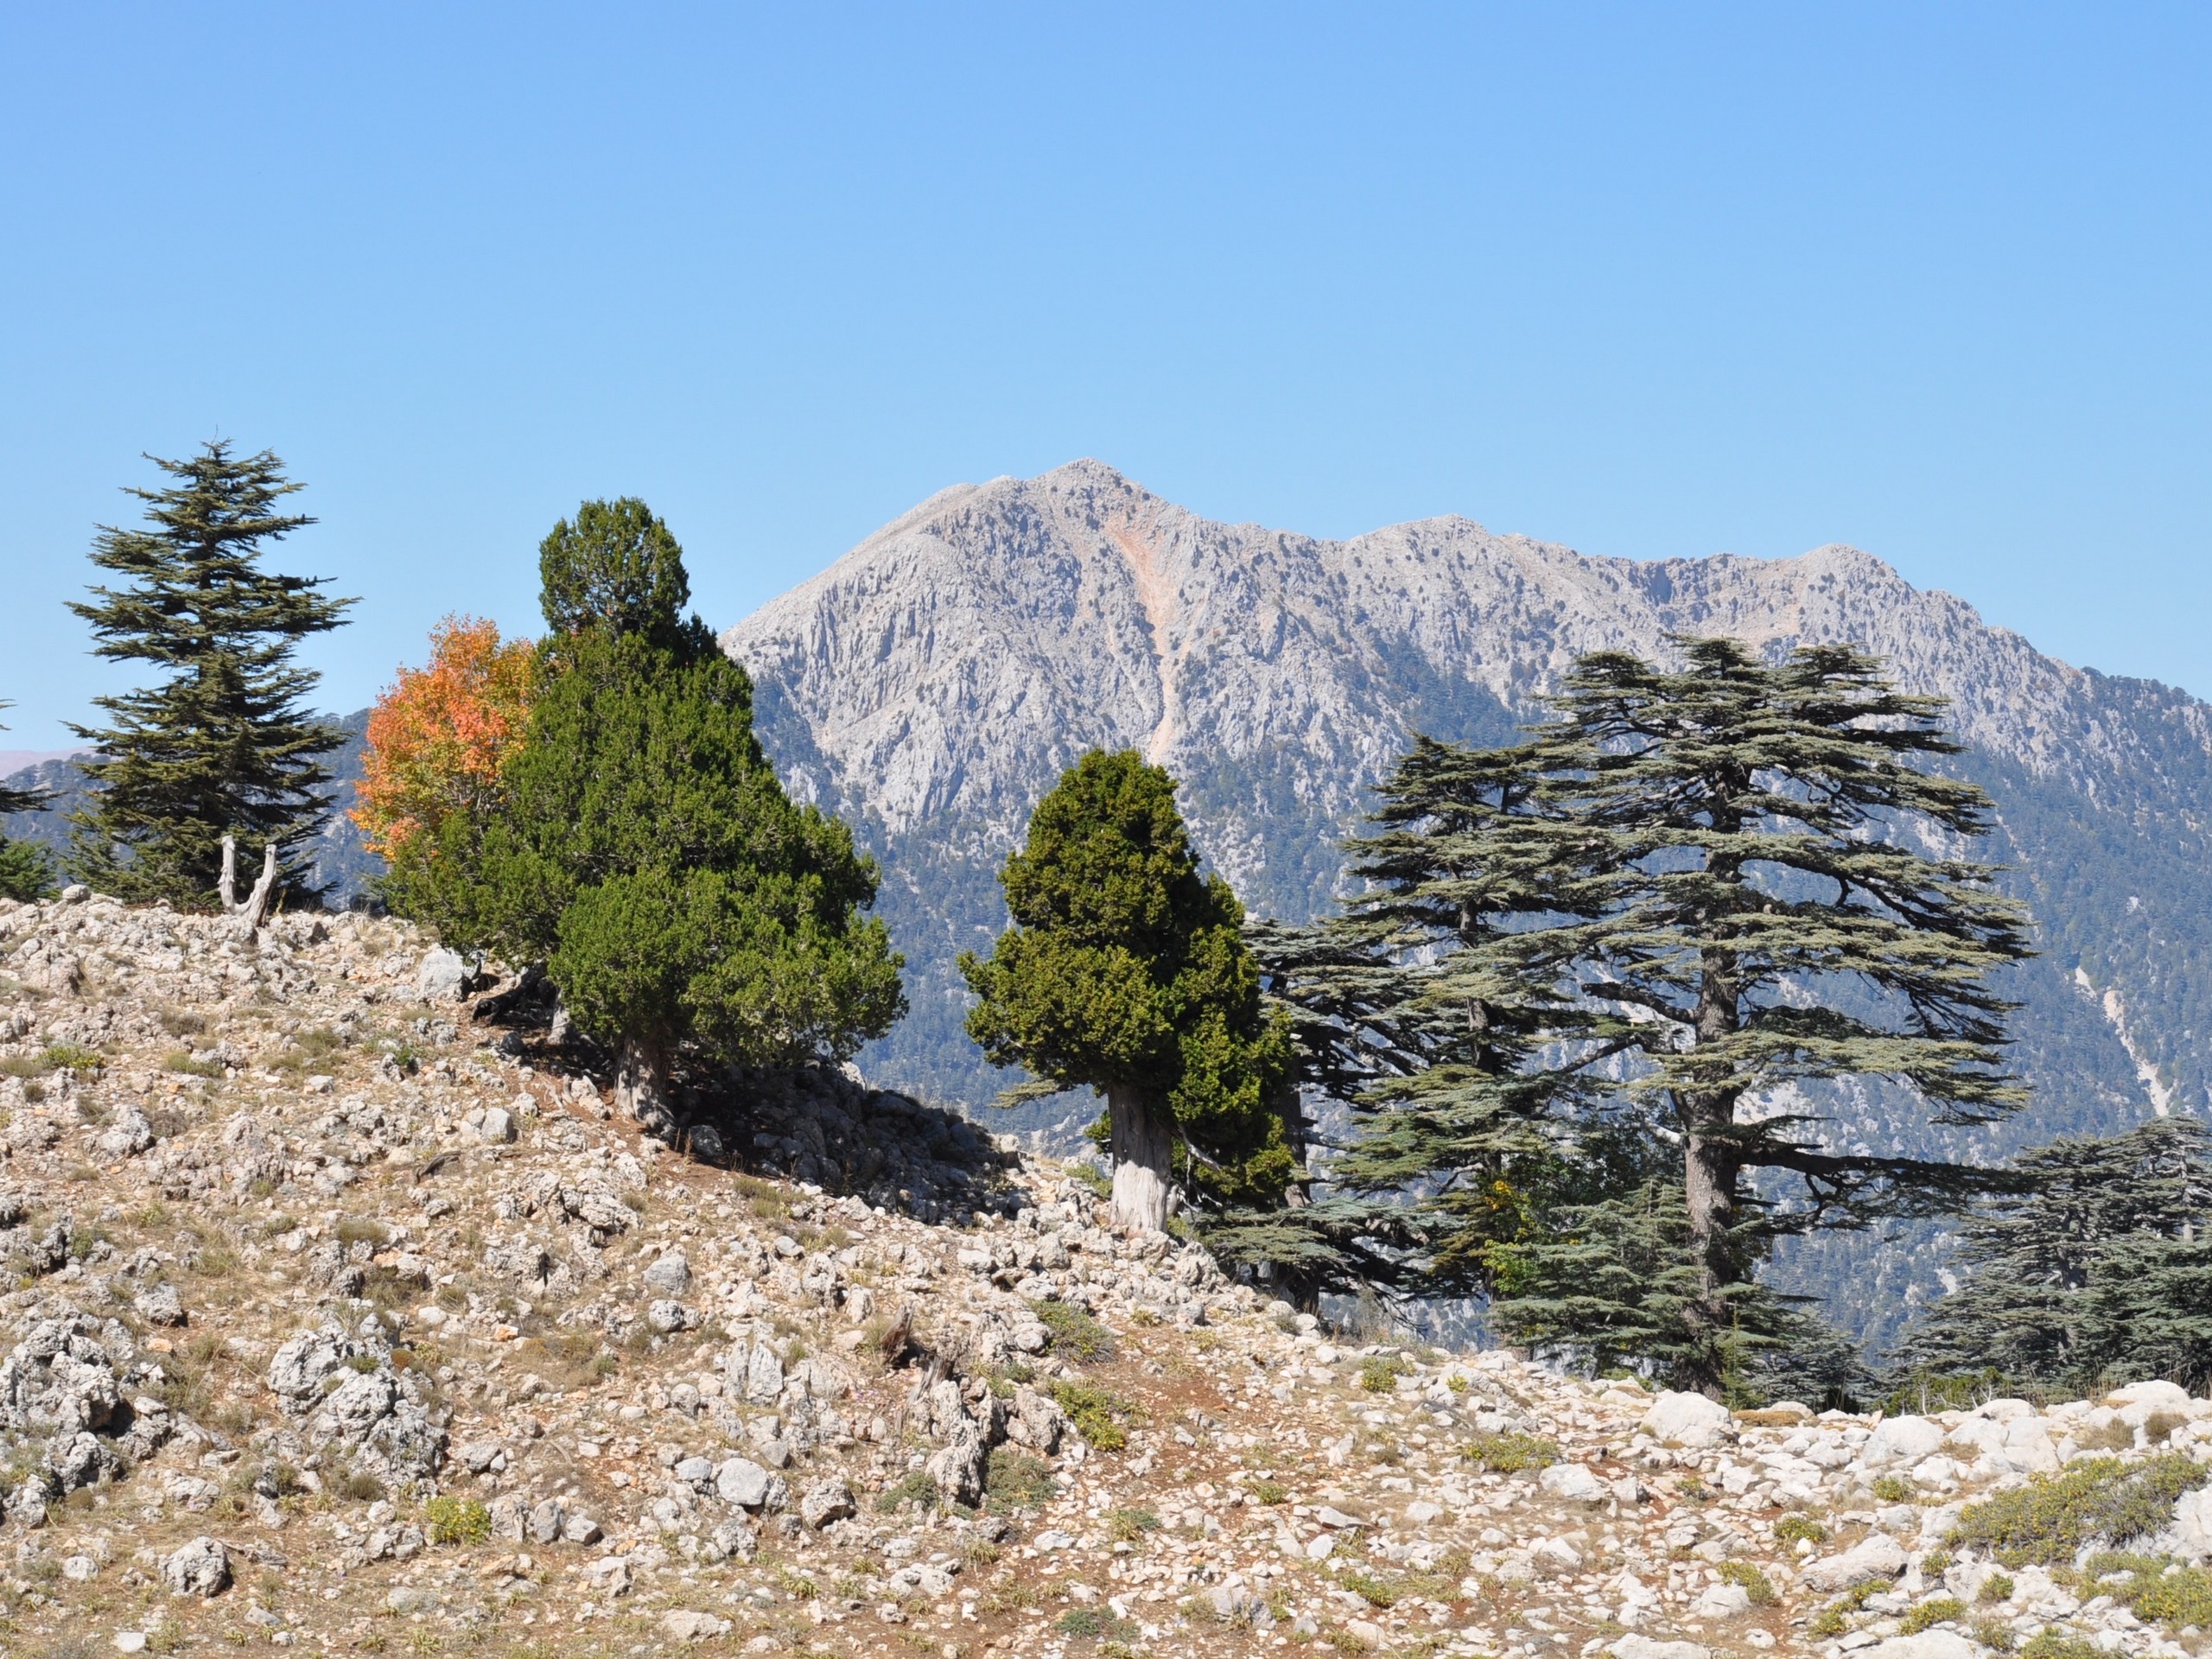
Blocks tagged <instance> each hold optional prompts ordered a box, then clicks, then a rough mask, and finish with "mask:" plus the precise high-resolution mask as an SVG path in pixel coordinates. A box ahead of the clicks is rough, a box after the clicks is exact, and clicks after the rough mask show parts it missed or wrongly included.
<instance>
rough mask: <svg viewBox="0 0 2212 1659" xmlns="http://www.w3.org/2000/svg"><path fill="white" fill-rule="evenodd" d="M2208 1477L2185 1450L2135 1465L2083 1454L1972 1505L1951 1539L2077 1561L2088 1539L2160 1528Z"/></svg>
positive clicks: (2114, 1539)
mask: <svg viewBox="0 0 2212 1659" xmlns="http://www.w3.org/2000/svg"><path fill="white" fill-rule="evenodd" d="M2207 1479H2212V1471H2207V1470H2205V1469H2203V1468H2201V1467H2199V1466H2198V1465H2196V1463H2195V1462H2193V1461H2192V1460H2191V1459H2188V1458H2186V1457H2183V1456H2180V1455H2178V1454H2173V1455H2169V1456H2165V1457H2158V1458H2152V1459H2149V1460H2148V1461H2147V1462H2144V1463H2136V1464H2127V1463H2122V1462H2121V1461H2120V1459H2117V1458H2086V1459H2076V1460H2075V1462H2073V1463H2071V1464H2069V1465H2067V1467H2066V1468H2064V1469H2063V1470H2061V1471H2059V1472H2058V1473H2056V1474H2051V1475H2037V1476H2034V1477H2032V1478H2031V1479H2030V1480H2029V1482H2028V1484H2026V1485H2024V1486H2022V1487H2018V1488H2016V1489H2015V1490H2013V1491H2009V1492H1999V1493H1998V1494H1997V1495H1996V1496H1995V1497H1990V1498H1986V1499H1985V1500H1984V1501H1982V1502H1981V1503H1970V1504H1968V1505H1967V1507H1966V1509H1965V1510H1964V1511H1963V1512H1962V1513H1961V1515H1960V1516H1959V1523H1958V1525H1957V1526H1955V1527H1954V1528H1953V1529H1951V1533H1950V1535H1949V1537H1948V1539H1947V1540H1946V1542H1948V1543H1950V1544H1953V1545H1957V1546H1964V1547H1968V1548H1977V1549H1982V1550H1986V1551H1987V1552H1988V1553H1989V1554H1991V1555H1993V1556H1994V1557H1995V1558H1996V1559H1997V1560H1999V1561H2001V1562H2003V1563H2004V1564H2005V1566H2006V1567H2026V1566H2029V1565H2031V1564H2034V1563H2042V1564H2044V1565H2050V1564H2054V1563H2070V1562H2071V1561H2072V1560H2074V1558H2075V1556H2076V1555H2077V1554H2080V1553H2081V1550H2082V1547H2083V1546H2084V1545H2087V1544H2091V1543H2100V1542H2101V1543H2105V1544H2111V1545H2120V1544H2126V1543H2130V1542H2133V1541H2134V1540H2135V1539H2138V1538H2142V1537H2146V1536H2148V1535H2150V1534H2152V1533H2154V1532H2156V1531H2158V1529H2160V1528H2161V1527H2163V1526H2164V1525H2165V1523H2166V1522H2167V1521H2168V1520H2169V1519H2171V1516H2172V1515H2173V1507H2174V1500H2175V1499H2176V1498H2177V1497H2180V1496H2181V1495H2182V1494H2183V1492H2186V1491H2194V1490H2195V1489H2196V1487H2199V1486H2201V1485H2202V1484H2204V1483H2205V1481H2206V1480H2207Z"/></svg>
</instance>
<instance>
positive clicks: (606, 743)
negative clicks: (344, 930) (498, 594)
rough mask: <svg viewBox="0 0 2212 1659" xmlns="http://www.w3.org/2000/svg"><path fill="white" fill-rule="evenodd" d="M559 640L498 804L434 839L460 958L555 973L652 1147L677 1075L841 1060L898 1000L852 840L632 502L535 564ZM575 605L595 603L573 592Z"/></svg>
mask: <svg viewBox="0 0 2212 1659" xmlns="http://www.w3.org/2000/svg"><path fill="white" fill-rule="evenodd" d="M542 563H543V570H544V575H545V583H544V610H545V617H546V620H547V622H548V623H549V624H550V625H551V628H552V632H550V634H549V636H548V637H547V639H545V640H544V641H543V642H542V644H541V645H540V648H539V664H538V668H537V672H536V674H535V675H534V676H533V688H534V689H533V693H532V696H531V702H530V704H529V714H528V723H527V726H526V728H525V733H524V741H523V743H522V747H521V749H520V751H519V752H518V753H516V754H515V755H514V756H513V757H512V759H511V760H505V761H504V762H503V763H502V765H501V766H500V768H499V792H498V798H497V801H496V804H495V805H494V806H493V807H492V808H490V809H484V808H482V807H481V805H480V806H479V807H478V808H477V809H475V810H472V809H471V808H470V807H469V806H468V805H467V804H465V803H461V802H458V801H456V802H454V803H450V804H448V810H446V812H445V817H444V822H443V823H442V825H441V826H440V834H439V848H438V850H439V855H440V857H441V858H442V859H443V860H445V861H447V868H448V874H447V875H446V876H444V877H443V878H442V882H443V885H442V887H441V893H442V899H441V902H442V904H443V905H444V906H445V912H444V915H443V917H442V924H443V926H444V929H445V931H446V932H447V937H448V939H449V941H450V942H452V943H454V944H458V945H460V946H461V948H463V949H495V950H502V951H504V952H505V954H506V955H507V956H508V957H510V958H511V959H512V960H515V961H521V962H529V961H542V962H543V963H545V964H546V972H547V976H548V977H549V978H550V979H551V981H552V982H553V983H554V984H555V985H556V987H557V988H559V990H560V992H561V994H562V997H563V1001H564V1002H565V1004H566V1006H567V1007H568V1009H569V1014H570V1015H571V1017H572V1019H573V1020H574V1021H575V1025H576V1027H577V1028H578V1029H579V1030H580V1031H582V1033H584V1034H585V1035H586V1036H588V1037H590V1038H592V1039H594V1040H596V1041H599V1042H601V1043H603V1044H605V1045H606V1046H607V1047H608V1048H610V1049H612V1050H613V1051H614V1052H615V1053H616V1054H617V1055H618V1056H619V1058H620V1071H619V1073H618V1093H619V1094H620V1096H621V1098H622V1099H623V1101H624V1102H625V1103H626V1105H627V1107H628V1109H630V1111H631V1112H632V1114H633V1115H634V1116H636V1117H637V1118H638V1119H639V1122H642V1123H644V1124H645V1126H646V1128H648V1129H650V1130H652V1131H653V1132H655V1133H665V1132H667V1131H668V1130H669V1129H671V1128H672V1127H673V1124H674V1119H675V1110H674V1099H673V1086H674V1084H675V1081H676V1078H677V1074H678V1072H679V1071H682V1070H683V1069H684V1068H686V1067H690V1068H693V1069H698V1068H706V1069H709V1070H711V1069H713V1068H716V1067H721V1066H727V1065H753V1066H766V1065H803V1064H808V1063H811V1062H815V1061H825V1060H826V1061H842V1060H844V1059H846V1058H849V1057H850V1056H851V1055H852V1054H853V1052H855V1050H856V1049H858V1048H859V1046H861V1043H863V1042H865V1041H867V1040H868V1039H871V1038H874V1037H880V1036H881V1035H882V1034H883V1033H885V1032H887V1031H888V1030H889V1029H890V1028H891V1027H892V1025H893V1023H894V1022H895V1021H896V1020H897V1019H898V1018H899V1014H901V1013H902V1012H903V1011H904V1008H905V997H904V994H903V992H902V991H901V989H900V988H899V966H900V959H899V957H898V956H897V954H896V953H894V952H893V950H891V948H890V941H889V938H888V935H887V932H886V931H885V928H884V925H883V924H882V923H881V922H880V920H875V919H871V918H864V917H863V916H862V915H861V912H863V911H865V910H866V909H867V908H868V906H870V905H872V904H873V903H874V898H875V889H876V879H877V877H876V868H875V865H874V861H872V860H870V859H868V857H866V856H865V855H861V854H860V853H858V852H857V851H855V848H854V846H853V838H852V833H851V831H850V830H849V829H847V827H846V826H845V825H844V824H842V823H840V822H838V821H837V820H836V818H833V817H826V816H825V815H823V813H821V812H819V811H817V810H816V809H815V808H813V807H811V806H799V805H797V804H794V803H793V802H792V801H791V798H789V797H788V796H787V795H785V792H784V790H783V786H782V785H781V784H779V782H778V781H777V779H776V775H775V772H774V770H773V769H772V767H771V766H770V765H769V763H768V760H767V757H766V755H765V754H764V753H762V752H761V749H760V743H759V741H757V739H756V738H755V737H754V735H753V685H752V682H751V680H750V679H749V678H748V677H747V675H746V672H745V670H744V669H743V668H742V667H741V666H740V665H739V664H736V663H734V662H732V661H731V660H730V659H729V658H728V657H726V656H725V655H723V654H722V652H721V650H720V649H719V648H718V647H717V646H716V645H715V641H714V637H713V635H712V634H711V633H709V632H708V630H707V628H706V626H705V624H703V623H702V622H701V621H700V620H699V619H698V618H696V616H694V617H690V618H688V619H687V618H685V617H684V616H683V614H682V611H681V607H682V606H683V604H684V603H685V602H686V601H687V600H688V598H689V596H690V586H689V582H688V580H687V578H686V576H685V574H684V570H683V555H682V550H681V549H680V548H679V547H678V546H677V543H676V540H675V538H674V537H672V536H671V535H670V534H669V532H668V529H667V526H666V525H665V524H662V523H661V521H660V520H658V518H653V517H652V513H651V512H649V511H648V510H647V509H646V508H645V504H644V503H642V502H639V501H633V500H624V501H619V502H614V503H611V504H610V503H588V504H586V505H585V507H584V509H583V510H582V512H579V513H578V515H577V518H576V522H575V524H573V525H572V524H569V523H568V522H566V521H563V523H562V524H559V525H558V526H556V529H555V530H554V531H553V533H552V534H551V535H550V536H549V537H547V538H546V541H545V543H544V547H543V550H542ZM578 595H582V596H584V597H583V598H582V600H581V601H580V600H579V599H578Z"/></svg>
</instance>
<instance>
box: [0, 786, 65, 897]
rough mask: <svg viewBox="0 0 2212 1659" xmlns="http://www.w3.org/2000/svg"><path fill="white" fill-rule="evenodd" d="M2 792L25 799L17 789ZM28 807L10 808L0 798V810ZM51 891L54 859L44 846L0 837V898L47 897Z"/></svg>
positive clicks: (52, 894)
mask: <svg viewBox="0 0 2212 1659" xmlns="http://www.w3.org/2000/svg"><path fill="white" fill-rule="evenodd" d="M4 795H13V796H14V798H17V799H23V798H24V797H23V796H22V793H21V791H6V790H0V796H4ZM28 810H30V808H29V807H28V806H26V807H14V808H11V807H9V806H7V805H6V804H5V802H4V801H0V811H28ZM53 896H54V860H53V859H52V858H51V857H50V856H49V855H48V853H47V850H46V849H45V848H43V847H41V846H40V845H39V844H38V843H37V842H32V841H17V840H14V839H12V838H11V837H10V836H0V899H24V900H29V899H49V898H52V897H53Z"/></svg>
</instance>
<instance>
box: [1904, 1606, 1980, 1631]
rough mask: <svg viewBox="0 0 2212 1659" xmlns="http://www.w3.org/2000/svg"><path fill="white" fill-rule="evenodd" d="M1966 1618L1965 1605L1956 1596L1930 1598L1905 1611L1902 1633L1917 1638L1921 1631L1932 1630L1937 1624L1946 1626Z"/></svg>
mask: <svg viewBox="0 0 2212 1659" xmlns="http://www.w3.org/2000/svg"><path fill="white" fill-rule="evenodd" d="M1966 1616H1967V1605H1966V1603H1964V1602H1963V1601H1961V1600H1960V1599H1958V1598H1957V1597H1956V1596H1932V1597H1930V1598H1929V1599H1928V1600H1926V1601H1923V1602H1922V1603H1921V1604H1920V1605H1918V1606H1916V1607H1913V1608H1910V1609H1908V1610H1907V1611H1906V1613H1905V1616H1904V1634H1905V1635H1907V1636H1917V1635H1919V1634H1920V1633H1921V1631H1923V1630H1934V1629H1935V1628H1936V1626H1937V1625H1938V1624H1951V1623H1953V1622H1954V1621H1955V1620H1958V1619H1961V1618H1965V1617H1966Z"/></svg>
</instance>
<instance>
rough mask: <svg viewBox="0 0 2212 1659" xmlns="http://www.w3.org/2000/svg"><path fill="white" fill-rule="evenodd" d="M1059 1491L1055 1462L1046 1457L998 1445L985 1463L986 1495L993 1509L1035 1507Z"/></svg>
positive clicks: (1039, 1506) (984, 1489)
mask: <svg viewBox="0 0 2212 1659" xmlns="http://www.w3.org/2000/svg"><path fill="white" fill-rule="evenodd" d="M1058 1491H1059V1483H1058V1481H1056V1480H1055V1479H1053V1478H1052V1465H1051V1464H1049V1463H1047V1462H1046V1461H1045V1459H1042V1458H1039V1457H1033V1456H1031V1455H1030V1454H1029V1453H1028V1452H1021V1451H1017V1450H1016V1449H1015V1448H1014V1447H1013V1446H1005V1445H1001V1446H993V1447H992V1448H991V1451H990V1456H989V1458H988V1459H987V1460H986V1462H985V1463H984V1465H983V1497H984V1501H985V1502H987V1503H988V1504H989V1505H990V1507H991V1508H993V1509H994V1510H1033V1509H1039V1508H1042V1507H1043V1506H1044V1505H1045V1504H1046V1503H1051V1502H1052V1498H1053V1497H1055V1496H1056V1495H1057V1494H1058Z"/></svg>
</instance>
